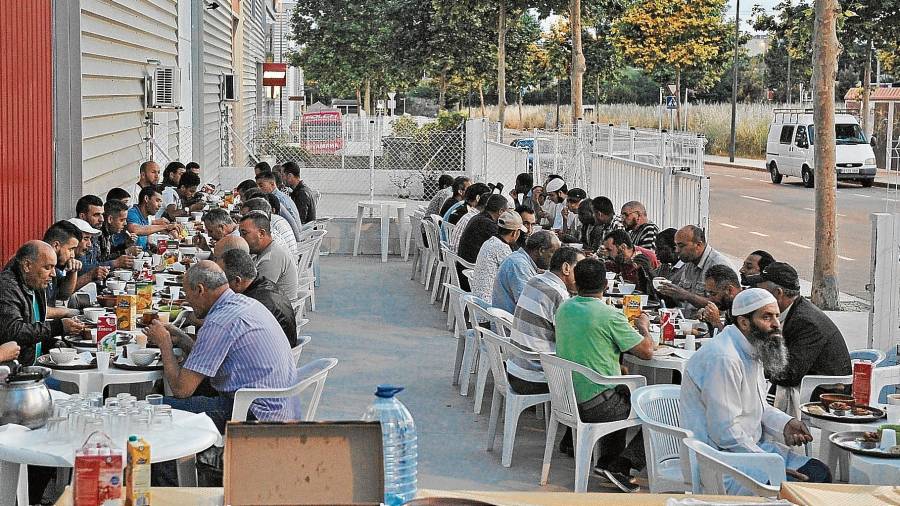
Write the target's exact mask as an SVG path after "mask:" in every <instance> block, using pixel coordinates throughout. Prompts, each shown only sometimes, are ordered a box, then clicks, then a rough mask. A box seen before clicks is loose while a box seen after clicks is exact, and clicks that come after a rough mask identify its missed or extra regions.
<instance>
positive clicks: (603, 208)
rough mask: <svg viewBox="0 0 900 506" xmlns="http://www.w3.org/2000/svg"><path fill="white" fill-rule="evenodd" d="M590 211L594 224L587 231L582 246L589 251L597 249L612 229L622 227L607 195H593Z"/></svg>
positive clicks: (619, 218) (620, 219) (619, 217)
mask: <svg viewBox="0 0 900 506" xmlns="http://www.w3.org/2000/svg"><path fill="white" fill-rule="evenodd" d="M591 211H592V212H593V214H594V224H593V225H592V226H591V227H589V230H588V231H587V234H586V235H587V241H585V242H584V247H585V248H587V249H589V250H591V251H599V250H600V248H601V247H602V246H603V240H604V239H606V236H607V235H609V233H610V232H612V231H613V230H618V229H620V228H622V217H621V216H618V215H616V210H615V207H613V204H612V201H611V200H609V198H607V197H594V200H592V201H591Z"/></svg>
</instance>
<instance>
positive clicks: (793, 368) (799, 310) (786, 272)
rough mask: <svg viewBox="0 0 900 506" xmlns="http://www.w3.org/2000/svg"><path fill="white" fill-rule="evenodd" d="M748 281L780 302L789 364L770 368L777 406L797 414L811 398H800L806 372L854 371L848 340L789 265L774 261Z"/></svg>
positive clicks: (827, 373)
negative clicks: (803, 291)
mask: <svg viewBox="0 0 900 506" xmlns="http://www.w3.org/2000/svg"><path fill="white" fill-rule="evenodd" d="M747 281H749V282H750V283H751V284H752V285H753V286H756V287H757V288H763V289H765V290H768V291H769V293H771V294H772V296H774V297H775V300H776V301H777V302H778V309H779V311H781V316H780V317H779V319H780V321H781V329H782V331H783V333H784V342H785V344H786V345H787V351H788V357H787V367H785V368H784V369H783V370H782V371H780V372H778V373H777V374H776V373H775V371H768V372H769V373H770V379H771V381H772V384H773V385H775V386H776V387H777V390H776V392H775V394H776V395H775V401H776V403H775V406H776V407H780V408H781V409H782V410H783V411H786V412H788V413H792V414H795V413H797V412H799V409H800V405H801V404H803V403H805V402H810V401H811V400H812V399H800V398H799V394H800V382H801V381H802V380H803V377H804V376H812V375H815V376H820V375H821V376H846V375H849V374H851V373H852V372H853V368H852V366H851V364H850V352H849V351H848V350H847V342H846V341H845V340H844V336H843V334H841V331H840V329H838V328H837V325H835V324H834V322H833V321H831V318H829V317H828V315H826V314H825V313H823V312H822V310H821V309H819V308H817V307H816V306H815V305H813V303H812V302H810V301H809V300H807V299H806V298H804V297H802V296H801V295H800V277H799V276H798V275H797V271H796V270H794V268H793V267H791V266H790V265H788V264H786V263H783V262H773V263H771V264H769V265H768V266H766V268H765V269H763V271H762V272H761V273H760V274H759V275H756V276H750V277H748V278H747ZM817 395H818V393H817V392H814V394H813V399H815V400H818V396H817Z"/></svg>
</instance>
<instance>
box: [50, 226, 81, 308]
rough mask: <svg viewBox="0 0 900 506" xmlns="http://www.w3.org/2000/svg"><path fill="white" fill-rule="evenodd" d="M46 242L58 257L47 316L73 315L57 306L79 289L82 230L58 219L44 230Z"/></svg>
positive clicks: (52, 279) (51, 283)
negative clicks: (79, 252) (79, 257)
mask: <svg viewBox="0 0 900 506" xmlns="http://www.w3.org/2000/svg"><path fill="white" fill-rule="evenodd" d="M44 242H45V243H47V244H49V245H50V247H52V248H53V252H54V253H55V258H56V275H55V276H53V278H51V279H50V283H49V284H48V285H47V315H46V316H47V318H50V319H56V318H64V317H67V316H71V312H72V311H71V310H69V309H67V308H65V307H56V305H57V304H56V303H57V301H68V300H69V297H71V296H72V294H73V293H75V290H77V289H78V286H77V284H78V271H79V270H81V262H80V261H78V259H77V258H75V257H76V255H77V252H78V249H79V248H80V247H81V244H82V238H81V231H80V230H78V227H76V226H75V225H73V224H72V223H69V222H68V221H65V220H63V221H57V222H56V223H54V224H53V225H51V226H50V228H48V229H47V231H46V232H44Z"/></svg>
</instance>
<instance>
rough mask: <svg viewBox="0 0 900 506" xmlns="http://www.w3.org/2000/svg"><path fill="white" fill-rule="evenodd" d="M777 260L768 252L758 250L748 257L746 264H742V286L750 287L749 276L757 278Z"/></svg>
mask: <svg viewBox="0 0 900 506" xmlns="http://www.w3.org/2000/svg"><path fill="white" fill-rule="evenodd" d="M774 261H775V258H774V257H773V256H772V255H771V253H769V252H768V251H763V250H761V249H760V250H756V251H754V252H753V253H750V254H749V255H747V258H746V259H744V263H743V264H741V286H750V283H748V282H747V278H748V277H749V276H755V275H757V274H759V273H760V272H762V270H763V269H765V268H766V267H768V266H769V264H771V263H772V262H774Z"/></svg>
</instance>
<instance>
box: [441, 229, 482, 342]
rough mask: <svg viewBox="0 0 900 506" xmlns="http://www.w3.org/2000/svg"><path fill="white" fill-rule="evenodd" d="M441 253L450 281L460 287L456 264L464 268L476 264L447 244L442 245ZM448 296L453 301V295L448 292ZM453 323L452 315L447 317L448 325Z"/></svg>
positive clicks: (442, 262) (442, 263)
mask: <svg viewBox="0 0 900 506" xmlns="http://www.w3.org/2000/svg"><path fill="white" fill-rule="evenodd" d="M440 254H441V255H443V256H442V261H441V265H443V266H444V268H445V270H446V272H447V279H448V280H449V283H450V284H451V285H453V286H456V287H460V283H459V271H458V270H457V269H456V265H457V264H459V265H462V266H463V268H469V267H474V264H470V263H469V262H467V261H465V260H463V259H462V258H459V257H458V256H457V255H456V253H453V252H452V251H450V248H448V247H447V246H441V250H440ZM447 298H448V300H450V301H451V302H452V295H450V293H449V292H448V293H447ZM451 325H452V322H451V318H450V315H448V317H447V326H448V327H450V326H451Z"/></svg>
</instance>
